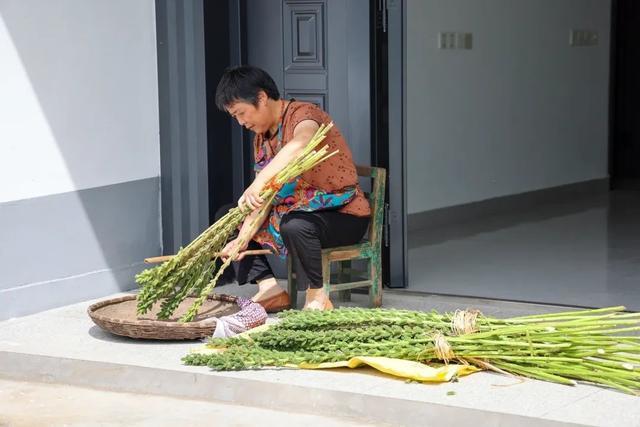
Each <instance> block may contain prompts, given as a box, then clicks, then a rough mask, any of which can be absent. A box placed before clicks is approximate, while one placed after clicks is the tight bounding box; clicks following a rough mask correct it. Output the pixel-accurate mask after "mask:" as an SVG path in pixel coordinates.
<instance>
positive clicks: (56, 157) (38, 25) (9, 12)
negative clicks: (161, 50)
mask: <svg viewBox="0 0 640 427" xmlns="http://www.w3.org/2000/svg"><path fill="white" fill-rule="evenodd" d="M155 43H156V37H155V11H154V2H153V0H144V1H142V0H136V1H129V0H92V1H86V0H56V1H48V0H26V1H25V0H0V76H1V78H0V183H1V184H0V203H1V202H6V201H12V200H20V199H28V198H33V197H38V196H44V195H50V194H56V193H63V192H68V191H74V190H80V189H86V188H92V187H98V186H104V185H108V184H114V183H121V182H127V181H133V180H137V179H143V178H148V177H155V176H158V175H159V174H160V154H159V124H158V82H157V67H156V46H155Z"/></svg>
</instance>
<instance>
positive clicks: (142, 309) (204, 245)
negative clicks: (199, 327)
mask: <svg viewBox="0 0 640 427" xmlns="http://www.w3.org/2000/svg"><path fill="white" fill-rule="evenodd" d="M332 126H333V123H329V124H328V125H326V126H325V125H321V126H320V128H319V129H318V131H317V132H316V133H315V135H314V136H313V138H312V139H311V141H310V142H309V144H308V145H307V146H306V147H305V149H304V150H303V152H302V153H301V154H300V155H299V156H298V157H297V158H296V159H295V160H294V161H293V162H291V164H289V165H288V166H287V167H285V168H284V169H283V170H281V171H280V172H279V173H278V174H277V175H276V176H275V177H273V179H272V180H271V181H270V182H269V183H268V184H267V185H265V187H264V189H263V190H262V191H261V192H260V197H261V198H262V199H263V200H264V203H263V204H262V206H261V207H260V208H259V209H260V212H259V213H258V215H257V217H256V219H255V220H254V223H253V224H251V225H252V227H255V226H259V225H260V224H257V221H259V220H261V218H263V217H264V214H266V212H267V211H268V210H269V209H270V208H271V203H272V201H273V199H274V198H275V196H276V194H277V192H278V191H279V189H280V188H281V187H282V185H283V184H285V183H287V182H290V181H292V180H293V179H295V178H296V177H297V176H299V175H300V174H302V173H303V172H306V171H308V170H309V169H311V168H313V167H314V166H316V165H317V164H319V163H320V162H322V161H324V160H326V159H327V158H329V157H331V156H332V155H334V154H336V153H337V151H334V152H332V153H328V146H326V145H325V146H323V147H322V148H320V149H317V150H316V148H317V147H318V145H319V144H320V143H321V142H322V140H323V139H324V137H325V136H326V134H327V132H328V131H329V129H331V127H332ZM250 213H251V212H250V211H243V210H241V209H240V208H238V207H236V208H233V209H231V210H229V212H228V213H227V214H226V215H225V216H223V217H222V218H221V219H219V220H218V221H216V222H215V223H214V224H213V225H211V226H210V227H209V228H208V229H206V230H205V231H204V232H203V233H202V234H200V236H198V237H197V238H196V239H195V240H194V241H192V242H191V243H190V244H189V245H188V246H186V247H185V248H181V249H180V251H178V253H177V254H176V255H175V256H174V257H172V258H171V259H170V260H168V261H166V262H164V263H163V264H161V265H159V266H157V267H154V268H150V269H147V270H144V271H143V272H141V273H140V274H138V275H137V276H136V282H137V283H138V285H140V286H141V288H142V289H141V290H140V293H139V294H138V298H137V300H138V302H137V312H138V314H139V315H141V314H145V313H146V312H148V311H149V310H150V309H151V307H152V306H153V305H154V304H155V303H156V302H158V301H160V300H161V301H162V303H161V308H160V311H159V313H158V318H159V319H168V318H169V317H170V316H171V315H172V314H173V312H174V311H175V310H176V308H177V307H178V306H179V305H180V303H181V302H182V301H183V300H184V299H185V298H186V297H187V296H189V295H190V294H195V295H196V296H197V299H196V300H195V302H194V303H193V304H192V306H191V307H190V308H189V310H188V311H187V312H186V313H185V315H184V316H182V318H181V319H180V321H181V322H189V321H191V320H193V319H194V318H195V317H196V315H197V314H198V310H199V309H200V307H201V306H202V304H203V303H204V301H205V300H206V298H207V296H208V295H209V294H210V292H211V290H212V289H213V288H214V286H215V284H216V282H217V281H218V278H219V277H220V275H221V274H222V272H223V271H224V270H225V269H226V268H227V267H228V266H229V264H230V263H231V261H232V260H233V259H235V257H236V256H237V255H238V252H239V247H241V246H242V244H245V243H247V242H246V241H243V242H240V243H241V244H240V245H238V246H236V250H234V251H232V253H231V254H230V257H229V258H228V259H227V260H226V261H225V262H224V263H222V265H221V266H220V267H219V268H218V269H217V270H216V267H215V266H216V265H217V264H216V261H217V258H214V259H213V260H212V259H211V257H212V255H213V254H215V253H217V252H219V251H221V250H222V249H223V248H224V247H225V245H226V244H227V241H228V240H229V236H231V234H232V233H233V232H234V231H235V230H236V229H237V228H238V226H239V225H240V224H241V223H242V222H243V221H244V220H245V218H246V217H247V216H248V215H249V214H250ZM241 239H242V237H241Z"/></svg>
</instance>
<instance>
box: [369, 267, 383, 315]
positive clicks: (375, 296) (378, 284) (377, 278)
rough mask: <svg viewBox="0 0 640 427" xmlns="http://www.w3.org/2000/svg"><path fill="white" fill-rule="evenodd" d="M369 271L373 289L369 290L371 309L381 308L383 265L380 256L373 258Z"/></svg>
mask: <svg viewBox="0 0 640 427" xmlns="http://www.w3.org/2000/svg"><path fill="white" fill-rule="evenodd" d="M369 270H370V274H371V289H369V300H370V303H371V307H380V306H381V305H382V264H381V263H380V257H379V256H378V257H372V258H371V260H370V261H369Z"/></svg>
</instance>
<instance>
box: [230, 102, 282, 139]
mask: <svg viewBox="0 0 640 427" xmlns="http://www.w3.org/2000/svg"><path fill="white" fill-rule="evenodd" d="M227 111H228V112H229V114H230V115H231V117H233V118H234V119H236V120H237V121H238V123H239V124H240V126H244V127H245V128H246V129H249V130H250V131H252V132H255V133H265V132H266V131H268V130H269V128H271V126H272V123H271V121H272V117H271V116H270V114H269V109H268V108H267V103H266V96H263V95H262V94H260V95H258V106H257V107H256V106H255V105H253V104H251V103H249V102H244V101H238V102H235V103H233V104H232V105H230V106H229V107H227Z"/></svg>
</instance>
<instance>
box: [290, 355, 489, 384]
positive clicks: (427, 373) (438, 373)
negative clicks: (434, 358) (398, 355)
mask: <svg viewBox="0 0 640 427" xmlns="http://www.w3.org/2000/svg"><path fill="white" fill-rule="evenodd" d="M362 365H368V366H371V367H372V368H374V369H377V370H378V371H381V372H384V373H387V374H390V375H393V376H396V377H401V378H407V379H411V380H415V381H427V382H444V381H451V379H452V378H454V377H462V376H465V375H469V374H472V373H474V372H477V371H479V370H480V369H478V368H476V367H475V366H471V365H443V366H441V367H432V366H428V365H425V364H424V363H419V362H413V361H411V360H402V359H391V358H389V357H366V356H359V357H352V358H351V359H349V360H343V361H341V362H327V363H316V364H312V363H302V364H300V366H299V367H300V368H302V369H325V368H357V367H360V366H362Z"/></svg>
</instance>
